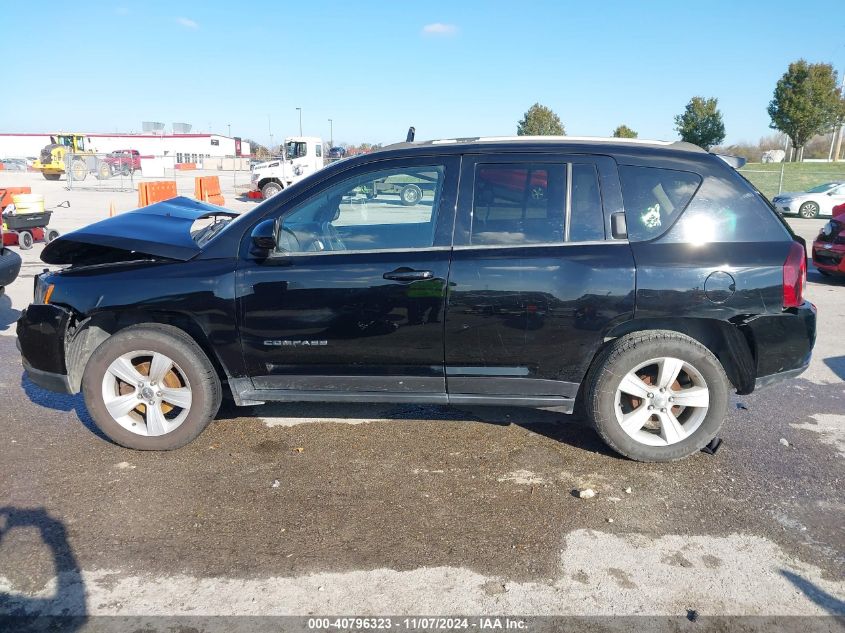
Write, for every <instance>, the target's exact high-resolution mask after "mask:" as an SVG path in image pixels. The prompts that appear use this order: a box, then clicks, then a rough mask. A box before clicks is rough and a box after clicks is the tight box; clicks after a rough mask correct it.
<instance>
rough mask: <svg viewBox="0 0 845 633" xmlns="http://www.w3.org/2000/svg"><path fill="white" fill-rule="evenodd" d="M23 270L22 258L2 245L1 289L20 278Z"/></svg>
mask: <svg viewBox="0 0 845 633" xmlns="http://www.w3.org/2000/svg"><path fill="white" fill-rule="evenodd" d="M20 270H21V256H20V255H18V254H17V253H16V252H15V251H13V250H11V249H8V248H3V245H2V244H0V288H3V287H5V286H8V285H9V284H10V283H12V282H13V281H14V280H15V279H17V278H18V273H19V272H20Z"/></svg>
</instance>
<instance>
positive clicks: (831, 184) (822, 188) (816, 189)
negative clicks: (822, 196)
mask: <svg viewBox="0 0 845 633" xmlns="http://www.w3.org/2000/svg"><path fill="white" fill-rule="evenodd" d="M838 184H839V183H838V182H826V183H825V184H823V185H819V186H818V187H813V188H812V189H807V193H824V192H825V191H827V190H828V189H833V188H834V187H835V186H836V185H838Z"/></svg>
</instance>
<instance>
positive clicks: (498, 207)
mask: <svg viewBox="0 0 845 633" xmlns="http://www.w3.org/2000/svg"><path fill="white" fill-rule="evenodd" d="M565 200H566V165H565V164H563V163H552V164H546V163H513V164H510V163H496V164H479V165H478V166H477V167H476V174H475V191H474V193H473V208H472V232H471V236H470V240H471V241H470V243H471V244H473V245H496V244H502V245H522V244H542V243H558V242H563V237H564V234H563V227H564V213H565V208H566V205H565Z"/></svg>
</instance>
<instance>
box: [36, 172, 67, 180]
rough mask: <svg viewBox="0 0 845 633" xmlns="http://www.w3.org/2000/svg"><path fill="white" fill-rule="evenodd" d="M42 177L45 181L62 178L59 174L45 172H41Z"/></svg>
mask: <svg viewBox="0 0 845 633" xmlns="http://www.w3.org/2000/svg"><path fill="white" fill-rule="evenodd" d="M41 173H42V174H43V175H44V179H45V180H58V179H59V178H61V177H62V175H61V174H48V173H47V172H43V171H42V172H41Z"/></svg>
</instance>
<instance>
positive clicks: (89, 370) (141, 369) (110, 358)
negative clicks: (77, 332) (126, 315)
mask: <svg viewBox="0 0 845 633" xmlns="http://www.w3.org/2000/svg"><path fill="white" fill-rule="evenodd" d="M145 357H149V358H150V360H149V361H148V362H147V363H146V366H145V365H144V363H143V362H141V363H140V364H135V363H136V359H138V358H142V359H143V358H145ZM156 357H158V358H162V357H163V358H164V361H162V362H163V363H164V366H167V367H170V369H169V371H166V372H164V374H163V377H162V378H159V379H158V382H157V380H156V377H155V373H156V372H155V370H154V369H153V366H154V364H155V362H156V361H155V358H156ZM122 359H125V360H126V361H127V362H128V363H129V364H128V365H127V364H123V365H121V364H120V361H121V360H122ZM167 362H169V363H172V365H167ZM121 367H123V369H120V368H121ZM133 370H134V373H133ZM127 373H128V377H129V378H131V380H124V378H123V377H126V376H127ZM171 374H172V379H173V380H176V381H177V383H176V384H174V383H170V382H168V380H169V379H170V378H171ZM115 377H117V378H118V379H119V380H116V379H115ZM135 380H138V381H139V382H138V384H133V381H135ZM141 385H144V387H147V386H149V387H151V391H152V392H153V393H152V395H156V394H155V392H156V390H159V389H160V390H161V392H165V393H164V398H161V397H160V398H159V399H158V400H157V401H156V402H158V404H156V405H150V404H145V403H144V401H143V398H144V397H147V395H145V394H149V393H150V392H149V391H147V390H146V389H145V388H142V387H141ZM112 387H115V388H116V389H117V391H113V392H111V393H109V389H111V388H112ZM186 390H187V394H188V400H187V404H186V405H185V407H184V408H180V406H179V405H174V404H170V403H169V402H168V398H169V397H171V396H168V393H174V396H173V397H174V398H175V395H178V393H182V395H181V396H180V397H182V398H184V397H185V395H184V393H183V392H185V391H186ZM161 392H159V394H158V395H159V396H161ZM82 393H83V395H84V396H85V405H86V407H87V408H88V412H89V413H90V414H91V417H92V418H93V419H94V422H95V423H96V424H97V426H98V427H99V429H100V430H101V431H102V432H103V433H105V434H106V435H107V436H108V437H109V438H110V439H111V440H113V441H114V442H116V443H117V444H120V445H121V446H125V447H127V448H134V449H136V450H152V451H168V450H173V449H176V448H180V447H182V446H184V445H185V444H187V443H189V442H191V441H192V440H194V439H195V438H196V437H197V436H198V435H199V434H200V433H202V431H203V429H205V427H206V426H208V423H209V422H211V420H212V419H214V416H215V415H216V414H217V410H218V409H219V408H220V401H221V397H222V389H221V387H220V380H219V378H218V376H217V372H216V371H215V369H214V366H213V365H212V364H211V361H209V359H208V357H207V356H206V355H205V353H204V352H203V351H202V349H201V348H200V347H199V345H197V344H196V342H195V341H194V340H193V339H192V338H190V337H189V336H188V335H187V334H185V333H184V332H182V331H181V330H179V329H177V328H174V327H171V326H168V325H159V324H146V325H137V326H132V327H129V328H126V329H124V330H121V331H119V332H118V333H117V334H114V335H113V336H111V337H109V338H108V339H106V340H105V341H104V342H103V343H102V344H101V345H100V346H99V347H98V348H97V349H96V350H95V351H94V353H93V354H92V355H91V358H90V359H89V361H88V364H87V365H86V366H85V372H84V374H83V377H82ZM125 396H130V397H131V398H134V399H135V400H138V406H136V407H135V408H132V409H130V410H129V411H126V413H125V415H121V414H115V415H113V414H112V413H110V411H109V407H111V408H112V411H116V408H115V407H116V406H117V404H116V403H115V400H116V399H119V398H121V397H125ZM106 398H109V405H108V406H107V404H106ZM133 402H134V400H133ZM171 402H174V403H175V402H176V400H171ZM118 404H119V403H118ZM148 407H149V409H148ZM154 410H157V411H159V412H161V413H162V416H161V417H164V418H165V421H164V424H163V426H162V428H161V429H157V428H154V427H153V421H152V420H151V418H150V415H149V412H150V411H154ZM172 414H176V415H175V417H172V418H170V419H166V416H167V415H172ZM159 419H160V418H159ZM156 424H158V422H156ZM161 431H164V432H161ZM156 433H158V434H156Z"/></svg>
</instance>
